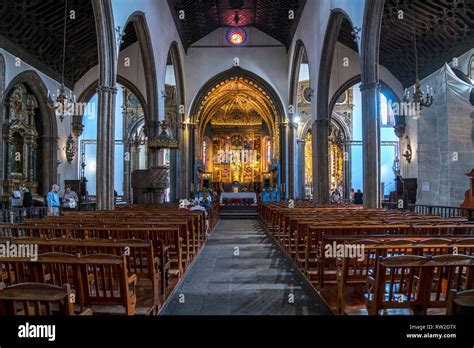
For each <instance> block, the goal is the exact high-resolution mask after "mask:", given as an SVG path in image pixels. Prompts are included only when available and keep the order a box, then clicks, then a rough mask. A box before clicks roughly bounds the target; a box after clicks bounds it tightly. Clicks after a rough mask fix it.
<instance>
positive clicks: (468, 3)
mask: <svg viewBox="0 0 474 348" xmlns="http://www.w3.org/2000/svg"><path fill="white" fill-rule="evenodd" d="M413 3H414V7H413V6H412V4H413ZM399 11H403V17H404V19H402V20H401V19H398V16H399ZM414 27H415V28H416V42H417V46H418V64H419V75H420V79H423V78H424V77H426V76H428V75H430V74H431V73H433V72H435V71H436V70H438V69H439V68H441V67H442V66H443V65H444V63H446V62H450V61H452V59H453V58H455V57H458V56H459V55H461V54H462V53H465V52H467V51H469V50H470V49H471V48H473V47H474V0H385V10H384V17H383V24H382V37H381V43H380V63H381V64H382V65H383V66H385V67H386V68H388V69H389V70H390V71H391V72H392V73H393V74H394V75H395V76H396V77H397V78H398V79H399V80H400V81H401V82H402V84H403V85H404V87H409V86H411V85H413V84H414V83H415V79H416V78H415V76H416V74H415V71H416V69H415V48H414V42H415V40H414V34H413V32H414V31H413V28H414Z"/></svg>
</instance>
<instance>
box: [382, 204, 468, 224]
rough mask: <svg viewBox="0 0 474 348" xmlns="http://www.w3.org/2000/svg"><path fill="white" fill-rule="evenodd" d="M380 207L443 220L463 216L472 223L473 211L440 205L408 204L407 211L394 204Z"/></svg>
mask: <svg viewBox="0 0 474 348" xmlns="http://www.w3.org/2000/svg"><path fill="white" fill-rule="evenodd" d="M382 207H384V208H386V209H390V210H395V209H397V210H405V211H412V212H415V213H417V214H420V215H438V216H441V217H444V218H450V217H458V216H463V217H465V218H467V219H468V220H469V221H474V209H472V208H460V207H447V206H441V205H427V204H409V205H408V208H407V209H399V208H398V203H396V202H383V203H382Z"/></svg>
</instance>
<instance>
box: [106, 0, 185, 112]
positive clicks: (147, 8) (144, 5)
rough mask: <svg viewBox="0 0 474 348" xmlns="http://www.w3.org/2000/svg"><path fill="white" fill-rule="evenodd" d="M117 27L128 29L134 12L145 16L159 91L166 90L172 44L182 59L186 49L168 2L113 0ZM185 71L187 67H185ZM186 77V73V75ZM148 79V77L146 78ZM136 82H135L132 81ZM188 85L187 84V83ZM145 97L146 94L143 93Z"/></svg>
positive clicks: (160, 0) (162, 105) (162, 103)
mask: <svg viewBox="0 0 474 348" xmlns="http://www.w3.org/2000/svg"><path fill="white" fill-rule="evenodd" d="M112 7H113V13H114V25H115V27H119V26H120V27H121V28H122V29H123V28H125V27H126V25H127V21H128V19H129V17H130V16H131V15H132V14H133V13H134V12H137V11H138V12H143V13H144V14H145V18H146V22H147V25H148V30H149V32H150V38H151V42H152V45H153V53H154V59H155V64H156V74H157V90H158V91H164V90H165V75H166V61H167V58H168V52H169V49H170V47H171V44H172V43H173V42H174V41H176V42H177V43H178V49H179V51H180V55H181V57H183V56H184V49H183V46H182V45H181V40H180V38H179V35H178V32H177V30H176V26H175V23H174V21H173V18H172V16H171V11H170V8H169V6H168V2H167V1H164V0H159V1H156V0H134V1H130V0H112ZM183 71H185V67H183ZM184 76H186V73H184ZM145 78H146V77H145ZM132 81H134V80H132ZM185 85H186V82H185ZM143 94H144V95H145V94H146V93H143ZM158 103H159V115H160V119H163V118H164V102H163V99H161V98H159V100H158Z"/></svg>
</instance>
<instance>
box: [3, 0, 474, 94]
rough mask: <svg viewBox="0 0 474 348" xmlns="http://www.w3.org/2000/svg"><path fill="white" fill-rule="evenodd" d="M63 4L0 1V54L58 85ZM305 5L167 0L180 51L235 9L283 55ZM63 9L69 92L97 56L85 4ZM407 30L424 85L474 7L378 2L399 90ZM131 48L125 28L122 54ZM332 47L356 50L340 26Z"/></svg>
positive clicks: (462, 42)
mask: <svg viewBox="0 0 474 348" xmlns="http://www.w3.org/2000/svg"><path fill="white" fill-rule="evenodd" d="M163 1H164V0H163ZM318 1H319V0H318ZM64 3H65V2H64V1H57V0H2V1H0V18H2V20H1V21H0V47H4V48H5V49H7V50H8V51H9V52H11V53H12V54H14V55H16V56H17V57H19V58H21V59H22V60H23V61H25V62H26V63H28V64H31V65H33V66H35V67H37V68H38V69H40V70H42V71H43V72H45V73H47V74H49V75H50V76H52V77H53V78H55V79H57V80H60V79H61V72H62V45H63V28H64V27H63V26H64ZM305 3H306V0H168V4H169V6H170V9H171V12H172V14H173V17H174V19H175V22H176V25H177V28H178V31H179V33H180V35H181V38H182V42H183V44H184V45H185V47H186V48H187V47H188V46H189V45H191V44H193V43H195V42H196V41H198V40H199V39H201V38H202V37H204V36H206V35H207V34H209V33H210V32H212V31H213V30H215V29H217V28H219V27H231V26H233V25H234V18H235V13H236V12H235V11H236V9H238V13H239V23H238V24H239V26H250V27H255V28H258V29H259V30H261V31H263V32H265V33H267V34H268V35H270V36H272V37H273V38H275V39H277V40H278V41H280V42H281V43H282V44H283V45H285V46H286V47H287V48H288V47H289V46H290V44H291V41H292V38H293V35H294V32H295V30H296V27H297V25H298V22H299V18H300V16H301V13H302V11H303V9H304V6H305ZM413 3H414V7H412V4H413ZM68 7H69V9H70V10H74V11H75V15H76V19H75V20H71V19H70V20H68V30H67V49H66V66H65V82H66V85H67V86H68V87H72V86H73V85H74V83H75V82H77V81H78V80H79V79H80V78H81V77H82V76H83V75H84V74H85V73H86V72H87V71H88V70H89V69H91V68H92V67H94V66H95V65H97V64H98V53H97V37H96V32H95V30H96V29H95V23H94V15H93V10H92V4H91V0H69V6H68ZM290 9H292V10H294V11H295V20H293V21H291V20H289V19H288V11H289V10H290ZM180 10H184V11H185V15H186V17H185V20H183V21H181V20H179V18H178V11H180ZM399 11H403V19H399V18H398V16H399ZM413 13H414V14H415V17H416V18H414V17H413ZM414 25H415V28H416V29H415V32H416V38H417V46H418V61H419V75H420V78H423V77H426V76H427V75H429V74H431V73H432V72H434V71H436V70H437V69H439V68H440V67H442V66H443V64H444V63H445V62H448V61H451V60H452V59H453V58H454V57H457V56H459V55H460V54H462V53H464V52H467V51H468V50H469V49H471V48H473V47H474V0H385V10H384V18H383V24H382V37H381V44H380V63H381V64H382V65H383V66H385V67H386V68H388V69H389V70H390V71H391V72H392V73H393V74H394V75H395V76H396V77H397V78H398V79H399V80H400V81H401V82H402V84H403V85H404V86H405V87H408V86H410V85H412V84H413V83H414V82H415V76H416V75H415V54H414V39H413V26H414ZM136 41H137V36H136V33H135V30H134V28H133V25H131V24H130V25H129V26H128V27H127V28H126V30H125V36H124V37H123V43H122V46H121V48H122V49H123V48H125V47H128V46H130V45H131V44H133V43H134V42H136ZM339 41H340V42H342V43H343V44H345V45H346V46H348V47H350V48H352V49H354V50H357V45H356V42H355V41H354V34H353V29H352V26H351V24H350V23H349V21H347V20H344V22H343V24H342V28H341V32H340V35H339Z"/></svg>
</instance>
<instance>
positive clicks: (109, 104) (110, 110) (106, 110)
mask: <svg viewBox="0 0 474 348" xmlns="http://www.w3.org/2000/svg"><path fill="white" fill-rule="evenodd" d="M97 94H98V103H99V110H98V119H97V167H96V168H97V170H96V172H97V178H96V191H97V193H96V194H97V210H113V209H114V189H115V188H114V155H115V117H114V116H115V97H116V94H117V89H116V88H115V87H110V86H99V88H97Z"/></svg>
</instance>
